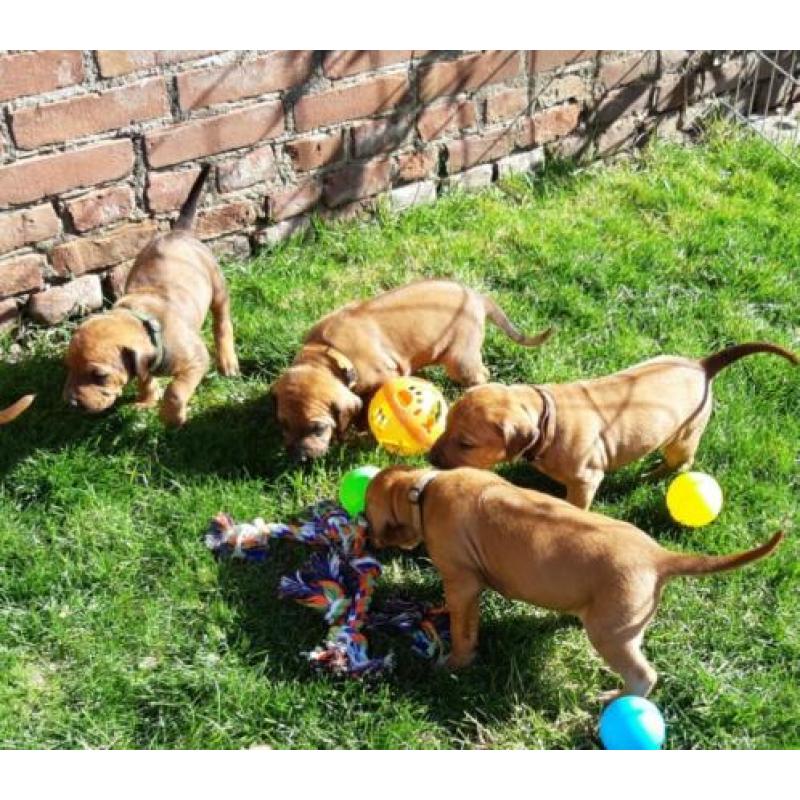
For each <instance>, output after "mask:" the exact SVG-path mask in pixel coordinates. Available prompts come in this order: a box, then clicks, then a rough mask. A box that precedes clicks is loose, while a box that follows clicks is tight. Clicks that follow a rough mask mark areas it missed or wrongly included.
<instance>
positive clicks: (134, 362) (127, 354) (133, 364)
mask: <svg viewBox="0 0 800 800" xmlns="http://www.w3.org/2000/svg"><path fill="white" fill-rule="evenodd" d="M120 354H121V357H122V366H123V367H125V369H126V370H127V372H128V380H133V379H134V378H141V379H144V378H146V377H147V368H146V365H145V364H144V363H143V362H144V359H143V358H141V356H140V355H139V353H138V352H137V351H136V350H134V349H133V348H132V347H123V348H122V350H121V353H120Z"/></svg>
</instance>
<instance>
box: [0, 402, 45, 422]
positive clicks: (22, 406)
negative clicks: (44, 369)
mask: <svg viewBox="0 0 800 800" xmlns="http://www.w3.org/2000/svg"><path fill="white" fill-rule="evenodd" d="M35 397H36V395H35V394H26V395H25V396H24V397H20V399H19V400H17V402H16V403H12V404H11V405H10V406H9V407H8V408H4V409H3V410H2V411H0V425H6V424H7V423H9V422H11V421H13V420H15V419H16V418H17V417H18V416H19V415H20V414H22V413H23V412H24V411H27V409H28V407H29V406H30V404H31V403H32V402H33V401H34V398H35Z"/></svg>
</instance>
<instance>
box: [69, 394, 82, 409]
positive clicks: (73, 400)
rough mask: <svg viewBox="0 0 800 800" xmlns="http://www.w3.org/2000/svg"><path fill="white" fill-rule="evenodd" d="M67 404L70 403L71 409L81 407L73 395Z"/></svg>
mask: <svg viewBox="0 0 800 800" xmlns="http://www.w3.org/2000/svg"><path fill="white" fill-rule="evenodd" d="M67 402H68V403H69V407H70V408H78V406H79V405H80V403H79V402H78V398H77V397H75V395H74V394H71V395H70V396H69V399H68V400H67Z"/></svg>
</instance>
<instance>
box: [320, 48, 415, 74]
mask: <svg viewBox="0 0 800 800" xmlns="http://www.w3.org/2000/svg"><path fill="white" fill-rule="evenodd" d="M412 53H413V50H331V51H329V52H328V54H327V55H326V56H325V58H324V60H323V62H322V71H323V72H324V73H325V77H326V78H334V79H335V78H344V77H346V76H347V75H356V74H357V73H359V72H367V71H369V70H372V69H378V68H379V67H386V66H388V65H390V64H398V63H400V62H401V61H408V60H409V59H410V58H411V55H412Z"/></svg>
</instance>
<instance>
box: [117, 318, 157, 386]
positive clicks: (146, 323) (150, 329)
mask: <svg viewBox="0 0 800 800" xmlns="http://www.w3.org/2000/svg"><path fill="white" fill-rule="evenodd" d="M114 308H120V309H122V310H123V311H127V312H128V313H129V314H131V315H132V316H134V317H136V319H138V320H139V322H141V323H142V326H143V327H144V329H145V331H146V332H147V336H148V338H149V339H150V342H151V343H152V345H153V347H155V349H156V355H155V358H154V359H153V363H152V364H151V365H150V371H151V372H153V373H157V372H158V371H159V370H160V369H161V367H163V366H164V361H165V358H164V331H163V330H162V328H161V322H160V321H159V320H157V319H156V318H155V317H153V316H150V314H144V313H142V312H141V311H137V310H136V309H133V308H130V306H121V305H119V304H118V305H115V306H114Z"/></svg>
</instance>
